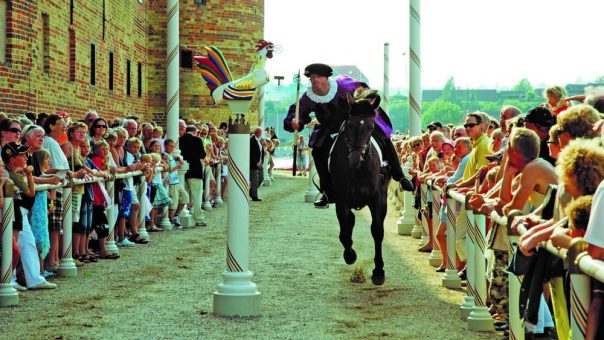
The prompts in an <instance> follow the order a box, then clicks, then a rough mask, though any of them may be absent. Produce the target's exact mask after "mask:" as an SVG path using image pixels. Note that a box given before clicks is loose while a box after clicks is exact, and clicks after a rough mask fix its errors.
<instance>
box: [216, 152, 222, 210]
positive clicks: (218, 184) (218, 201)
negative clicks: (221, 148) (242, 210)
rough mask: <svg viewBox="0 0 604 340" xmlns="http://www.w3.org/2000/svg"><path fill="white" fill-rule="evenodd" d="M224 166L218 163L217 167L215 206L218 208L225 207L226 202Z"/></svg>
mask: <svg viewBox="0 0 604 340" xmlns="http://www.w3.org/2000/svg"><path fill="white" fill-rule="evenodd" d="M223 166H224V164H222V160H221V163H218V165H217V166H216V177H217V178H216V198H215V199H214V204H215V205H216V206H217V207H222V206H223V205H224V201H223V200H222V175H221V174H222V167H223Z"/></svg>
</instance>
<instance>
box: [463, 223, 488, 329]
mask: <svg viewBox="0 0 604 340" xmlns="http://www.w3.org/2000/svg"><path fill="white" fill-rule="evenodd" d="M469 227H470V226H468V230H469ZM486 230H487V228H486V217H485V216H484V215H482V214H474V223H473V233H474V234H475V239H474V241H475V242H474V246H475V248H474V289H475V291H476V295H475V296H474V298H475V300H474V308H473V309H472V312H471V313H470V315H469V316H468V329H469V330H471V331H478V332H486V331H492V330H493V328H494V324H493V318H492V317H491V314H490V313H489V309H488V308H487V283H486V280H485V271H486V270H485V267H486V259H485V256H484V252H485V250H486V240H485V238H486Z"/></svg>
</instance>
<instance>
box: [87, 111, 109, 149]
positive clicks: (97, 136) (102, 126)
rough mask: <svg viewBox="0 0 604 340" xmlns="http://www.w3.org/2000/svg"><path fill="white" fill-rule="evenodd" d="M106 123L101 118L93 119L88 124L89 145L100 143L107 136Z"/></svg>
mask: <svg viewBox="0 0 604 340" xmlns="http://www.w3.org/2000/svg"><path fill="white" fill-rule="evenodd" d="M108 128H109V127H108V125H107V121H106V120H105V119H103V118H95V119H94V120H93V121H92V124H90V130H89V136H90V138H89V139H90V144H91V145H94V143H97V142H100V141H101V140H103V138H105V136H107V131H108Z"/></svg>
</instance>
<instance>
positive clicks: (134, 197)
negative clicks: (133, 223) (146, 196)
mask: <svg viewBox="0 0 604 340" xmlns="http://www.w3.org/2000/svg"><path fill="white" fill-rule="evenodd" d="M137 189H138V186H134V189H133V190H131V191H129V192H130V202H129V204H131V205H140V201H139V200H138V192H137V191H136V190H137ZM124 191H126V190H124ZM122 199H123V196H122Z"/></svg>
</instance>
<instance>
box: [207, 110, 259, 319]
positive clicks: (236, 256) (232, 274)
mask: <svg viewBox="0 0 604 340" xmlns="http://www.w3.org/2000/svg"><path fill="white" fill-rule="evenodd" d="M231 111H234V112H237V111H236V110H231ZM242 111H243V110H241V111H239V112H242ZM244 112H245V111H244ZM243 117H244V116H243V114H237V119H236V120H235V122H234V123H233V122H230V124H229V159H228V165H229V179H228V181H229V187H228V192H229V200H228V203H227V259H226V270H225V271H224V272H223V274H222V277H223V280H224V282H223V283H220V284H219V285H218V287H217V289H216V291H215V292H214V314H217V315H221V316H255V315H259V314H260V292H259V291H258V288H257V286H256V284H255V283H254V282H252V281H251V279H252V277H253V275H254V274H253V273H252V272H251V271H250V270H249V210H250V203H249V183H250V180H249V178H250V176H249V175H250V173H249V171H250V166H249V165H250V155H249V150H250V137H249V131H250V127H249V125H248V124H246V123H245V121H244V118H243Z"/></svg>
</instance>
